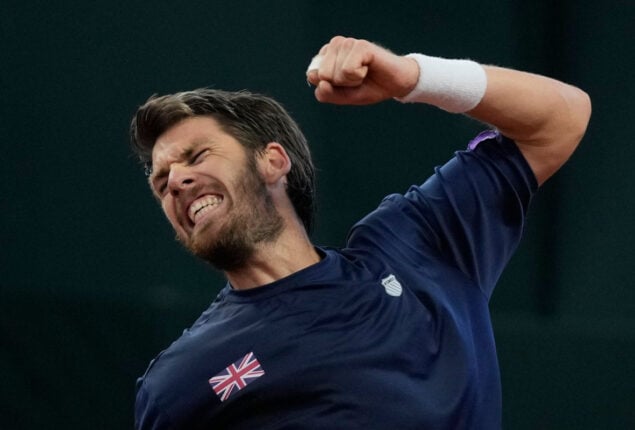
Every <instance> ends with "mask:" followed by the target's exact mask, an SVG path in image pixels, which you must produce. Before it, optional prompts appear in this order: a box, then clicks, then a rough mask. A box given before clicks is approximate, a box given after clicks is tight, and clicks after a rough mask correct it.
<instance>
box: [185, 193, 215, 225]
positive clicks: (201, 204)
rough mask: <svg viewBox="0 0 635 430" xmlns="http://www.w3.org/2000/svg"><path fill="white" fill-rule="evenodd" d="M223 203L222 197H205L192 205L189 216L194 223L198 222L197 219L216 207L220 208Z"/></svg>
mask: <svg viewBox="0 0 635 430" xmlns="http://www.w3.org/2000/svg"><path fill="white" fill-rule="evenodd" d="M222 201H223V199H222V197H220V196H211V195H208V196H205V197H203V198H201V199H199V200H197V201H195V202H194V203H192V205H191V206H190V210H189V213H188V215H189V216H190V219H191V220H192V222H196V219H197V218H198V217H200V216H201V215H203V214H204V213H205V212H207V211H209V210H210V209H212V208H214V207H215V206H218V205H219V204H220V202H222Z"/></svg>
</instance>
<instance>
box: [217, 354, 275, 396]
mask: <svg viewBox="0 0 635 430" xmlns="http://www.w3.org/2000/svg"><path fill="white" fill-rule="evenodd" d="M264 374H265V371H264V369H263V368H262V367H261V366H260V363H259V362H258V359H257V358H256V356H255V355H254V353H253V352H250V353H249V354H247V355H245V356H244V357H243V358H240V359H238V360H236V361H235V362H234V363H233V364H230V365H229V366H227V367H226V368H225V369H223V370H222V371H221V372H220V373H219V374H218V375H216V376H213V377H211V378H210V379H209V385H211V386H212V389H213V390H214V392H215V393H216V394H217V395H218V397H220V400H221V402H224V401H225V400H227V399H228V398H229V396H231V395H232V394H234V393H236V392H238V391H239V390H242V389H243V388H245V387H246V386H247V385H249V384H251V383H252V382H254V381H255V380H256V379H258V378H260V377H261V376H262V375H264Z"/></svg>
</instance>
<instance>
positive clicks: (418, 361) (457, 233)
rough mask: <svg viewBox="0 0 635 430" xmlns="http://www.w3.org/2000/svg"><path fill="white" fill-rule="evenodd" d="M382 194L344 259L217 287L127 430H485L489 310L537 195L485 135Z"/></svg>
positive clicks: (161, 364) (496, 408)
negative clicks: (423, 175) (258, 283)
mask: <svg viewBox="0 0 635 430" xmlns="http://www.w3.org/2000/svg"><path fill="white" fill-rule="evenodd" d="M470 148H471V149H468V150H467V151H460V152H457V153H456V155H455V157H454V158H452V159H451V160H450V161H449V162H448V163H446V164H445V165H444V166H442V167H439V168H437V169H435V172H434V174H433V175H432V176H431V177H430V178H429V179H428V180H427V181H426V182H425V183H424V184H422V185H419V186H413V187H411V188H410V189H409V190H408V191H407V192H406V193H405V194H403V195H401V194H394V195H390V196H388V197H386V198H385V199H384V200H383V201H382V202H381V204H380V205H379V207H378V208H377V209H376V210H374V211H373V212H372V213H370V214H369V215H367V216H366V217H365V218H364V219H362V220H361V221H359V222H358V223H357V224H356V225H355V226H354V227H353V228H352V229H351V231H350V233H349V237H348V239H347V246H346V247H345V248H343V249H331V248H317V250H318V252H319V253H320V255H321V257H322V260H321V261H320V262H319V263H317V264H315V265H313V266H310V267H308V268H306V269H304V270H302V271H300V272H297V273H294V274H292V275H290V276H289V277H286V278H284V279H280V280H278V281H276V282H274V283H272V284H269V285H265V286H262V287H259V288H255V289H251V290H246V291H237V290H233V289H232V288H231V286H230V285H227V286H226V287H225V288H224V289H223V290H222V291H221V292H220V293H219V295H218V297H217V298H216V300H215V301H214V302H213V303H212V304H211V305H210V307H209V308H208V309H207V310H206V311H205V312H204V313H203V314H202V315H201V316H200V318H199V319H198V320H197V321H196V322H195V323H194V325H193V326H192V327H191V328H190V329H188V330H186V331H185V332H184V333H183V335H182V336H181V337H180V338H179V339H178V340H177V341H176V342H174V343H173V344H172V345H171V346H169V347H168V348H167V349H166V350H165V351H163V352H162V353H161V354H160V355H159V356H158V357H157V358H155V359H154V360H153V361H152V362H151V364H150V366H149V368H148V370H147V371H146V373H145V375H144V376H143V377H142V378H140V379H139V381H138V391H137V402H136V428H138V429H143V430H146V429H189V430H196V429H212V428H213V429H344V428H345V429H397V428H398V429H417V430H420V429H480V430H487V429H498V428H500V426H501V389H500V379H499V369H498V363H497V358H496V351H495V345H494V338H493V332H492V327H491V322H490V315H489V311H488V301H489V298H490V296H491V294H492V291H493V288H494V285H495V283H496V281H497V279H498V278H499V276H500V274H501V272H502V271H503V268H504V267H505V264H506V263H507V261H508V260H509V258H510V257H511V255H512V253H513V251H514V249H515V248H516V246H517V244H518V242H519V240H520V237H521V234H522V230H523V224H524V217H525V214H526V212H527V209H528V206H529V203H530V200H531V197H532V195H533V193H534V192H535V190H536V188H537V185H536V181H535V178H534V176H533V174H532V172H531V170H530V168H529V166H528V165H527V163H526V161H525V160H524V158H523V157H522V155H521V153H520V151H519V150H518V148H517V147H516V145H515V144H514V143H513V142H512V141H510V140H508V139H506V138H504V137H502V136H500V135H498V134H497V133H494V132H489V134H486V135H482V136H481V137H479V138H477V139H475V140H474V141H473V142H472V144H471V147H470Z"/></svg>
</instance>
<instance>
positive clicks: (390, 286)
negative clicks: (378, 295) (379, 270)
mask: <svg viewBox="0 0 635 430" xmlns="http://www.w3.org/2000/svg"><path fill="white" fill-rule="evenodd" d="M381 284H382V285H383V286H384V288H385V289H386V294H388V295H389V296H393V297H399V296H401V293H403V288H402V287H401V284H400V283H399V281H398V280H397V278H395V275H393V274H390V275H388V276H386V277H385V278H384V279H382V280H381Z"/></svg>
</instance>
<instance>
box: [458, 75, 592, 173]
mask: <svg viewBox="0 0 635 430" xmlns="http://www.w3.org/2000/svg"><path fill="white" fill-rule="evenodd" d="M485 70H486V73H487V79H488V81H487V90H486V92H485V95H484V97H483V99H482V100H481V102H480V103H479V105H478V106H477V107H476V108H474V109H473V110H471V111H470V112H468V115H470V116H471V117H473V118H476V119H478V120H480V121H483V122H486V123H488V124H491V125H493V126H494V127H496V128H497V129H499V130H500V131H501V133H502V134H503V135H505V136H508V137H509V138H511V139H512V140H514V141H515V142H516V143H517V145H518V148H519V149H520V151H521V152H522V154H523V156H524V157H525V159H526V160H527V162H528V164H529V166H530V167H531V169H532V171H533V172H534V175H535V176H536V179H537V181H538V184H542V183H544V182H545V181H546V180H547V179H548V178H549V177H550V176H551V175H553V174H554V173H555V172H556V171H557V170H558V169H559V168H560V167H561V166H562V165H563V164H564V163H565V162H566V161H567V160H568V159H569V157H570V156H571V154H572V153H573V151H574V150H575V148H576V147H577V145H578V143H579V142H580V140H581V139H582V136H583V135H584V132H585V130H586V127H587V124H588V121H589V117H590V115H591V102H590V99H589V96H588V95H587V94H586V93H585V92H584V91H582V90H580V89H579V88H576V87H574V86H571V85H568V84H565V83H563V82H560V81H557V80H555V79H551V78H547V77H545V76H540V75H535V74H531V73H526V72H520V71H516V70H511V69H503V68H499V67H491V66H486V67H485Z"/></svg>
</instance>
